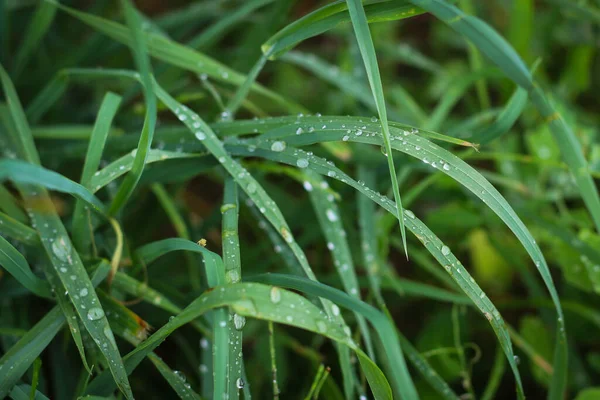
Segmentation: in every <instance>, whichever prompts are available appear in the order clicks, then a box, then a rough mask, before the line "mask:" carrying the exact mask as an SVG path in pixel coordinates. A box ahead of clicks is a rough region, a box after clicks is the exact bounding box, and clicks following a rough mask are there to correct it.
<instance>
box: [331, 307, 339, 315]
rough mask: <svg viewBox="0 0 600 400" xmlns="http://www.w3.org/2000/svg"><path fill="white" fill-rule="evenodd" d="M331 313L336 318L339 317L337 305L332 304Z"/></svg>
mask: <svg viewBox="0 0 600 400" xmlns="http://www.w3.org/2000/svg"><path fill="white" fill-rule="evenodd" d="M331 312H332V313H333V315H335V316H336V317H337V316H338V315H340V308H339V307H338V306H337V305H335V304H332V305H331Z"/></svg>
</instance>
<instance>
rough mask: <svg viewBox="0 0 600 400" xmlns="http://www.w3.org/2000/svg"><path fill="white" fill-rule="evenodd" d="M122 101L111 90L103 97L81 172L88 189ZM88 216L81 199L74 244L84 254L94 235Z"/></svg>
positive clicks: (76, 207) (76, 208)
mask: <svg viewBox="0 0 600 400" xmlns="http://www.w3.org/2000/svg"><path fill="white" fill-rule="evenodd" d="M120 103H121V97H120V96H118V95H116V94H114V93H111V92H108V93H106V94H105V95H104V98H103V99H102V104H101V105H100V111H98V116H97V118H96V123H95V124H94V130H93V131H92V136H91V138H90V143H89V145H88V150H87V153H86V156H85V163H84V164H83V172H82V173H81V185H82V186H84V187H86V188H87V189H91V188H92V186H91V180H92V176H93V175H94V173H95V172H96V170H97V169H98V166H99V165H100V159H101V158H102V153H103V151H104V145H105V143H106V138H107V137H108V133H109V130H110V126H111V124H112V120H113V118H114V117H115V115H116V113H117V109H118V108H119V104H120ZM88 218H91V216H90V215H89V213H88V212H86V209H85V206H84V204H83V203H82V202H81V201H78V202H77V204H76V205H75V211H74V212H73V228H72V231H73V239H74V240H73V244H74V245H75V247H76V248H77V249H78V250H79V251H82V252H83V253H84V254H87V253H88V252H89V247H90V245H91V238H92V235H93V233H92V231H91V229H90V226H91V223H90V221H89V219H88Z"/></svg>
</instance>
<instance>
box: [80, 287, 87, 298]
mask: <svg viewBox="0 0 600 400" xmlns="http://www.w3.org/2000/svg"><path fill="white" fill-rule="evenodd" d="M79 295H80V296H81V297H85V296H87V295H88V290H87V289H86V288H83V289H81V290H80V291H79Z"/></svg>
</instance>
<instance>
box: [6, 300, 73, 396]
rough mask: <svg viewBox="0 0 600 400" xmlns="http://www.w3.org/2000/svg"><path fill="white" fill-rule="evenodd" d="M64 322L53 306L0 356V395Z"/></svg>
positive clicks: (11, 384)
mask: <svg viewBox="0 0 600 400" xmlns="http://www.w3.org/2000/svg"><path fill="white" fill-rule="evenodd" d="M64 323H65V317H64V316H63V314H62V312H61V310H60V308H59V307H54V308H53V309H52V310H51V311H50V312H48V313H47V314H46V315H45V316H44V318H42V319H41V320H40V321H39V322H38V323H37V324H35V326H34V327H33V328H31V329H30V330H29V331H27V333H26V334H25V335H24V336H23V337H22V338H21V339H20V340H19V341H18V342H17V343H16V344H15V345H14V346H12V347H11V348H10V349H9V350H8V351H7V352H6V353H5V354H4V355H3V356H2V358H0V397H2V398H4V397H5V396H7V395H8V393H10V391H11V389H12V388H13V386H15V385H16V384H17V382H18V381H19V379H21V376H23V375H24V374H25V372H26V371H27V370H28V369H29V367H30V366H31V364H32V363H33V361H34V360H35V359H36V358H38V357H39V355H40V354H41V353H42V351H44V349H45V348H46V347H47V346H48V344H49V343H50V342H51V341H52V339H53V338H54V336H56V334H57V333H58V331H59V330H60V328H62V326H63V324H64Z"/></svg>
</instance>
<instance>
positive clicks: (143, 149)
mask: <svg viewBox="0 0 600 400" xmlns="http://www.w3.org/2000/svg"><path fill="white" fill-rule="evenodd" d="M121 3H122V5H123V9H124V11H125V19H126V20H127V25H128V26H129V32H130V33H131V37H132V38H131V41H132V49H133V59H134V61H135V64H136V66H137V69H138V71H139V76H140V80H141V84H142V91H143V93H144V104H145V106H146V115H145V117H144V126H143V127H142V132H141V134H140V140H139V142H138V146H137V150H136V153H135V159H134V161H133V165H132V167H131V171H130V172H129V173H128V174H127V176H126V177H125V180H123V182H122V183H121V185H120V186H119V190H118V191H117V194H116V195H115V197H114V199H113V201H112V203H111V205H110V208H109V211H108V212H109V214H110V215H115V214H116V213H118V212H119V210H121V209H122V208H123V207H124V206H125V203H126V202H127V200H128V199H129V197H130V196H131V194H132V193H133V190H134V189H135V187H136V185H137V183H138V181H139V180H140V177H141V176H142V172H143V171H144V167H145V166H146V159H147V157H148V151H149V150H150V146H151V145H152V138H153V137H154V128H155V126H156V96H155V95H154V91H153V90H152V87H153V86H152V68H151V66H150V60H149V59H148V55H147V50H146V41H145V39H144V37H143V36H142V35H143V33H142V27H141V24H142V23H141V21H140V16H139V14H138V12H137V10H136V9H135V8H134V7H133V6H132V5H131V3H130V1H129V0H122V1H121Z"/></svg>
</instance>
